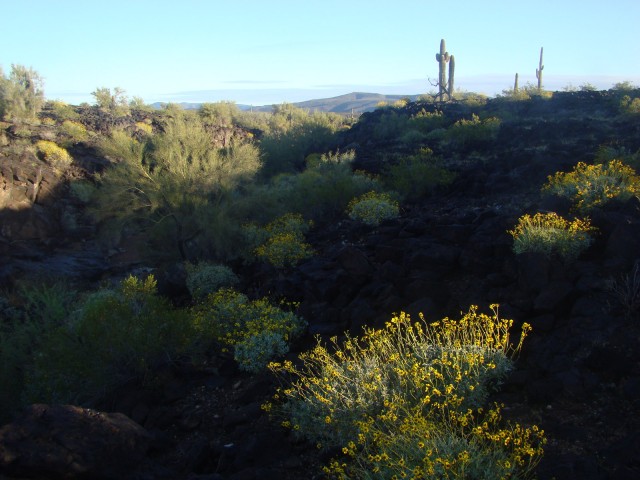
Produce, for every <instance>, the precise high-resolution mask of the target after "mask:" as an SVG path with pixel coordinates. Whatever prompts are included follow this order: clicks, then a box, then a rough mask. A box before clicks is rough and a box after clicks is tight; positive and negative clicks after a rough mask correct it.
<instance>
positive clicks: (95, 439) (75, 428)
mask: <svg viewBox="0 0 640 480" xmlns="http://www.w3.org/2000/svg"><path fill="white" fill-rule="evenodd" d="M151 442H152V438H151V436H150V435H149V433H148V432H147V431H146V430H145V429H144V428H142V427H141V426H140V425H138V424H137V423H135V422H134V421H133V420H131V419H130V418H128V417H126V416H125V415H123V414H120V413H102V412H98V411H95V410H90V409H86V408H80V407H75V406H71V405H64V406H48V405H33V406H31V407H30V408H28V409H27V411H26V412H25V413H24V414H23V415H22V416H21V417H19V418H18V419H17V420H15V421H14V422H13V423H10V424H7V425H5V426H4V427H2V428H1V429H0V473H4V474H6V475H15V476H22V477H36V478H37V477H41V476H44V477H45V478H64V479H74V478H86V479H122V478H128V477H129V476H130V475H131V474H132V472H133V471H134V470H135V469H136V467H137V466H138V465H139V464H140V462H141V461H142V460H143V459H144V457H145V455H146V453H147V451H148V450H149V447H150V445H151Z"/></svg>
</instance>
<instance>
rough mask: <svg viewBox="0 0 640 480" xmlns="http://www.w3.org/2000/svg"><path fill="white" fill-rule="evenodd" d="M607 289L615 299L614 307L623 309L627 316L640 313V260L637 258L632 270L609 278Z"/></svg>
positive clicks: (630, 316) (631, 316)
mask: <svg viewBox="0 0 640 480" xmlns="http://www.w3.org/2000/svg"><path fill="white" fill-rule="evenodd" d="M607 289H608V291H609V293H610V294H611V296H612V299H613V301H614V302H613V305H612V307H613V308H614V309H620V310H622V313H623V314H624V316H625V317H626V318H635V317H637V316H638V315H640V260H636V262H635V264H634V265H633V268H632V269H631V271H630V272H628V273H626V274H624V275H621V276H619V277H618V278H611V279H609V280H608V282H607Z"/></svg>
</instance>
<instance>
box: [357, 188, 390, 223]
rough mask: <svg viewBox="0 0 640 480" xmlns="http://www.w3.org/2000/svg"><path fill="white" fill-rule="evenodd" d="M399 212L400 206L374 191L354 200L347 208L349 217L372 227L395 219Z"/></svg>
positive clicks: (383, 194)
mask: <svg viewBox="0 0 640 480" xmlns="http://www.w3.org/2000/svg"><path fill="white" fill-rule="evenodd" d="M399 212H400V206H399V205H398V202H396V201H395V200H393V199H392V198H391V195H389V194H387V193H378V192H374V191H371V192H368V193H365V194H364V195H361V196H359V197H357V198H354V199H353V200H351V202H349V205H348V207H347V213H348V214H349V217H351V218H353V219H354V220H359V221H361V222H363V223H365V224H367V225H372V226H377V225H380V223H382V222H383V221H385V220H390V219H392V218H397V217H398V215H399Z"/></svg>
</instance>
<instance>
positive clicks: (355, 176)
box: [270, 151, 380, 222]
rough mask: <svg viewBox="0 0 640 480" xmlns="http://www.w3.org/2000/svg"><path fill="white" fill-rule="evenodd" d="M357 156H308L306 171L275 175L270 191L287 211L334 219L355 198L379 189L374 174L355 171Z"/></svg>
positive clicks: (316, 219) (323, 219)
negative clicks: (352, 164)
mask: <svg viewBox="0 0 640 480" xmlns="http://www.w3.org/2000/svg"><path fill="white" fill-rule="evenodd" d="M354 158H355V154H354V152H353V151H348V152H343V153H327V154H322V155H319V156H317V157H308V158H307V168H306V169H305V170H304V171H303V172H301V173H298V174H293V175H280V176H278V177H275V178H274V179H272V181H271V183H270V190H271V192H272V194H273V195H276V196H277V197H278V199H279V202H280V203H281V204H282V205H283V208H284V209H285V211H289V212H297V213H300V214H302V215H303V216H304V217H305V218H311V219H313V220H314V221H317V222H322V221H331V220H332V219H335V218H336V217H338V216H340V215H341V214H342V213H343V212H344V210H345V208H346V207H347V205H348V203H349V201H350V200H351V199H352V198H354V197H356V196H358V195H362V194H363V193H365V192H368V191H370V190H378V189H379V188H380V187H379V185H378V183H377V181H376V180H375V179H373V178H372V177H370V176H368V175H366V174H364V173H363V172H354V171H353V170H352V168H351V163H352V161H353V159H354Z"/></svg>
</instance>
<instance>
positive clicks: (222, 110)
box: [198, 101, 240, 127]
mask: <svg viewBox="0 0 640 480" xmlns="http://www.w3.org/2000/svg"><path fill="white" fill-rule="evenodd" d="M239 114H240V109H239V108H238V106H237V105H236V104H235V102H229V101H223V102H215V103H203V104H202V105H200V108H199V109H198V115H199V116H200V118H202V121H203V122H204V123H206V124H207V125H214V126H217V127H231V126H232V125H233V124H234V123H235V119H236V118H237V117H238V116H239Z"/></svg>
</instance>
